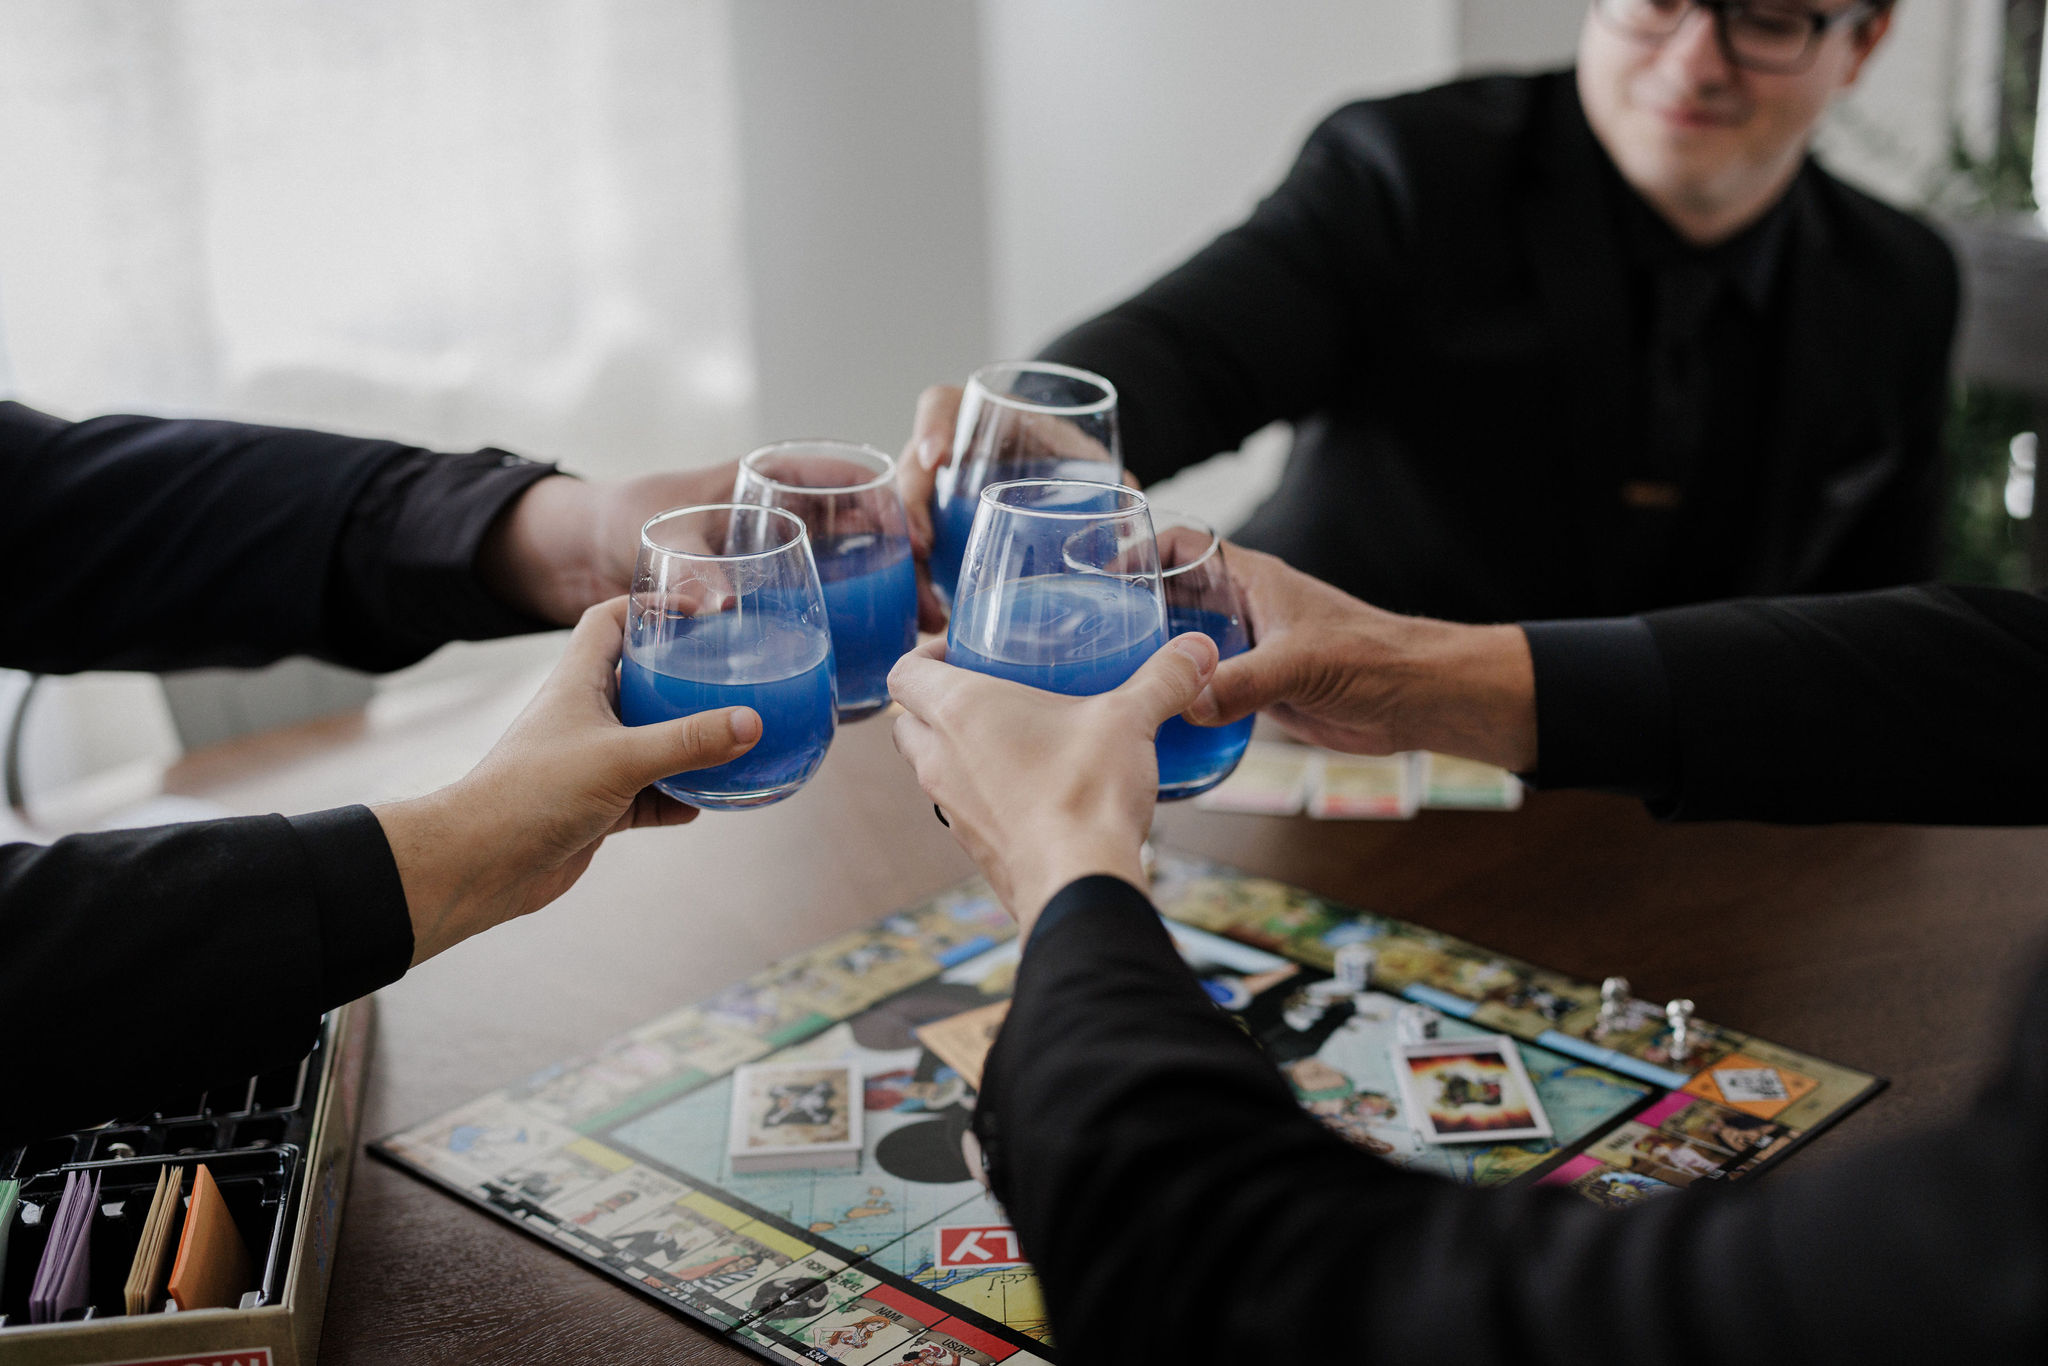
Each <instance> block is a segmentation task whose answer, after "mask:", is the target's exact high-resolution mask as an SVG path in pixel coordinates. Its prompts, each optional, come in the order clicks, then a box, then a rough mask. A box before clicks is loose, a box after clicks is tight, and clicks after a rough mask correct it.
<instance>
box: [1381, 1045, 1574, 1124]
mask: <svg viewBox="0 0 2048 1366" xmlns="http://www.w3.org/2000/svg"><path fill="white" fill-rule="evenodd" d="M1392 1053H1393V1059H1394V1078H1395V1080H1396V1081H1397V1082H1398V1083H1399V1084H1400V1087H1401V1095H1402V1097H1403V1099H1405V1100H1406V1101H1407V1109H1408V1118H1409V1121H1410V1123H1411V1125H1412V1126H1413V1127H1414V1129H1415V1131H1416V1132H1417V1133H1419V1134H1421V1135H1422V1137H1423V1138H1424V1139H1425V1140H1426V1141H1428V1142H1431V1143H1502V1142H1506V1141H1508V1140H1511V1139H1524V1138H1548V1137H1550V1120H1549V1119H1548V1117H1546V1116H1545V1115H1544V1113H1543V1102H1541V1101H1540V1100H1538V1099H1536V1088H1535V1086H1534V1085H1533V1084H1532V1083H1531V1082H1530V1081H1529V1073H1528V1071H1527V1069H1525V1068H1524V1067H1523V1066H1522V1055H1521V1052H1520V1050H1518V1049H1517V1048H1516V1047H1515V1043H1514V1040H1512V1039H1508V1038H1503V1037H1501V1036H1499V1035H1485V1036H1481V1037H1479V1038H1476V1039H1431V1040H1428V1041H1426V1042H1423V1043H1397V1044H1395V1045H1394V1046H1393V1049H1392Z"/></svg>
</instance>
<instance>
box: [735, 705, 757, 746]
mask: <svg viewBox="0 0 2048 1366" xmlns="http://www.w3.org/2000/svg"><path fill="white" fill-rule="evenodd" d="M727 724H728V725H730V726H731V727H732V738H733V740H734V742H735V743H737V744H742V745H744V744H747V743H749V742H751V741H753V740H756V739H759V738H760V735H761V717H760V715H759V714H758V713H757V712H755V711H754V709H753V708H752V707H734V708H733V709H732V715H731V717H730V718H729V719H728V720H727Z"/></svg>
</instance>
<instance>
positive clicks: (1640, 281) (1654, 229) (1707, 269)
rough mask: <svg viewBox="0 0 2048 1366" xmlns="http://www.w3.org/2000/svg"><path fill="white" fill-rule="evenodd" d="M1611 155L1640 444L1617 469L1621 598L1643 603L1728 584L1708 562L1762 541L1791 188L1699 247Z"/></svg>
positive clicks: (1632, 402)
mask: <svg viewBox="0 0 2048 1366" xmlns="http://www.w3.org/2000/svg"><path fill="white" fill-rule="evenodd" d="M1601 160H1602V163H1603V164H1604V165H1606V167H1607V175H1606V177H1605V179H1606V181H1607V183H1608V193H1609V200H1610V203H1611V206H1612V210H1613V215H1614V223H1615V236H1616V240H1617V241H1618V243H1619V244H1620V249H1621V252H1622V255H1623V257H1624V260H1625V289H1626V292H1627V295H1628V299H1629V304H1630V314H1631V320H1632V328H1633V335H1632V337H1631V339H1630V341H1631V345H1630V348H1629V351H1630V354H1631V356H1632V357H1634V360H1635V367H1636V375H1637V379H1638V382H1637V385H1636V388H1635V391H1634V392H1633V393H1632V394H1630V395H1627V396H1625V397H1624V398H1623V399H1622V402H1623V404H1624V405H1625V407H1626V408H1627V410H1628V421H1629V436H1630V441H1629V445H1628V446H1627V447H1626V448H1625V449H1624V452H1623V461H1622V467H1621V468H1620V469H1618V470H1617V471H1616V472H1615V475H1616V478H1615V485H1616V487H1615V496H1616V497H1617V498H1619V499H1620V501H1621V503H1622V505H1623V508H1624V509H1625V511H1624V514H1623V515H1624V527H1625V530H1624V534H1623V542H1622V545H1621V547H1620V556H1619V559H1620V563H1618V564H1617V565H1616V567H1615V572H1616V575H1617V578H1618V579H1619V580H1620V581H1621V582H1620V584H1619V588H1620V594H1621V597H1620V602H1621V605H1623V606H1624V607H1626V608H1629V609H1641V608H1644V607H1649V606H1653V605H1659V604H1662V603H1668V602H1684V601H1690V600H1696V599H1700V598H1705V597H1710V596H1713V595H1715V594H1716V593H1717V592H1719V591H1724V590H1725V585H1724V584H1723V583H1722V582H1721V579H1720V578H1719V577H1717V576H1716V575H1715V574H1714V573H1713V572H1712V570H1711V569H1710V568H1709V567H1710V566H1715V565H1720V564H1723V563H1726V562H1728V561H1729V560H1730V559H1734V560H1738V561H1739V560H1745V559H1747V558H1748V557H1749V556H1750V554H1751V553H1752V552H1753V550H1754V540H1755V537H1756V534H1757V530H1758V519H1757V509H1758V508H1760V507H1761V506H1763V505H1764V504H1765V503H1766V501H1767V498H1768V493H1769V491H1768V489H1767V488H1766V486H1765V460H1766V447H1767V442H1768V438H1769V433H1770V432H1771V431H1772V430H1773V428H1774V419H1775V416H1776V409H1777V405H1778V403H1779V402H1780V401H1781V396H1780V395H1779V393H1778V391H1777V384H1776V377H1777V374H1778V372H1779V370H1780V368H1781V366H1780V351H1781V349H1782V345H1783V343H1782V339H1783V337H1784V336H1785V334H1786V332H1787V326H1786V318H1785V306H1784V302H1783V301H1784V297H1785V290H1784V285H1783V276H1784V275H1785V272H1786V263H1785V255H1786V252H1785V238H1786V234H1787V231H1788V228H1789V219H1790V217H1791V211H1790V208H1789V203H1790V199H1791V195H1790V193H1789V192H1788V193H1787V194H1785V195H1783V196H1780V198H1779V199H1778V200H1777V202H1776V203H1774V204H1773V205H1772V206H1771V207H1770V208H1769V209H1768V210H1766V211H1765V213H1764V214H1763V216H1762V217H1761V218H1759V219H1757V221H1755V222H1754V223H1752V224H1750V225H1749V226H1748V227H1746V228H1744V229H1743V230H1742V231H1741V232H1739V233H1737V234H1736V235H1735V236H1734V237H1732V238H1730V239H1728V240H1727V241H1725V242H1720V243H1717V244H1715V245H1713V246H1711V247H1698V246H1694V245H1693V244H1691V243H1689V242H1687V241H1685V240H1684V239H1683V238H1682V237H1680V236H1679V235H1678V233H1676V232H1675V231H1673V230H1672V228H1671V226H1670V225H1669V224H1668V223H1666V222H1665V221H1664V219H1663V218H1662V217H1660V216H1659V215H1658V214H1657V212H1656V211H1655V210H1654V209H1652V208H1651V207H1650V206H1649V205H1648V204H1647V203H1645V202H1644V201H1643V199H1642V197H1641V196H1639V195H1638V194H1637V193H1636V192H1635V191H1634V190H1633V189H1632V188H1630V186H1629V185H1628V183H1627V182H1626V181H1624V180H1623V179H1622V177H1621V175H1620V173H1619V172H1618V171H1616V170H1614V168H1613V166H1612V164H1611V163H1609V162H1607V159H1606V158H1605V157H1604V156H1603V157H1602V158H1601ZM1709 462H1712V466H1713V467H1712V468H1709Z"/></svg>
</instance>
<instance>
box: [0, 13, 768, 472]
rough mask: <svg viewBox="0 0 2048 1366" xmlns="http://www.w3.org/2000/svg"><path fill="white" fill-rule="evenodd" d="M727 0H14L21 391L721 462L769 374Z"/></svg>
mask: <svg viewBox="0 0 2048 1366" xmlns="http://www.w3.org/2000/svg"><path fill="white" fill-rule="evenodd" d="M729 19H730V15H729V13H728V9H727V0H349V2H348V3H316V2H314V0H261V2H260V3H259V2H256V0H173V2H170V3H166V2H165V0H10V3H8V4H7V5H5V6H0V187H4V192H0V309H4V313H0V321H4V326H5V332H6V347H5V352H6V354H7V355H8V356H9V357H10V359H11V362H12V368H13V372H14V384H15V389H16V392H17V395H18V396H19V397H21V398H22V399H24V400H25V401H27V402H30V403H34V404H40V405H43V406H46V407H48V408H50V409H53V410H55V411H58V412H60V413H63V414H65V415H67V416H80V415H84V414H88V413H94V412H105V411H136V410H140V411H150V412H179V413H208V414H220V415H231V416H237V417H248V418H256V419H265V420H273V421H284V422H293V423H301V424H306V425H324V426H329V427H333V428H337V429H340V430H347V431H369V432H376V433H380V434H389V435H393V436H398V437H403V438H405V439H408V440H414V441H418V442H421V443H424V444H438V445H443V446H452V447H464V446H472V445H477V444H483V443H495V444H499V445H505V446H510V447H513V448H515V449H518V450H520V451H522V452H523V453H528V454H532V455H536V456H541V457H545V458H561V459H564V460H566V461H568V462H570V463H571V464H573V465H574V466H575V467H577V468H579V469H582V470H585V471H587V472H590V473H593V474H600V475H603V474H615V473H627V472H635V471H638V470H642V469H647V468H652V467H655V466H658V465H662V464H696V463H704V462H708V461H711V460H714V459H725V458H730V457H731V456H732V455H733V454H734V453H735V449H736V448H743V447H742V445H741V443H742V442H743V441H744V440H745V438H746V436H747V435H748V434H749V429H750V427H751V419H750V414H749V405H750V401H751V394H752V382H751V375H750V369H749V350H748V346H747V339H746V335H745V333H746V317H747V314H746V297H745V292H744V291H745V285H744V278H745V277H744V270H743V265H744V263H743V261H742V260H741V253H740V231H739V221H740V204H739V189H738V178H737V170H736V166H737V153H736V141H737V139H736V131H735V128H736V115H735V110H734V92H733V90H732V88H731V76H730V72H731V60H730V50H729V49H730V41H729V35H728V26H729Z"/></svg>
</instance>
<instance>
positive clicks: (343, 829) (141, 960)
mask: <svg viewBox="0 0 2048 1366" xmlns="http://www.w3.org/2000/svg"><path fill="white" fill-rule="evenodd" d="M411 953H412V943H411V931H410V925H409V921H408V920H407V916H406V911H405V904H404V899H403V894H402V892H401V890H400V888H399V885H398V880H397V875H396V871H395V869H394V868H393V867H392V863H391V855H390V852H389V850H388V849H387V848H386V847H385V845H384V842H383V838H382V835H381V833H380V832H379V831H378V829H377V825H376V822H375V820H374V819H373V818H372V817H371V816H370V813H369V812H368V811H366V810H364V809H363V808H361V807H352V808H345V809H342V810H338V811H331V812H323V813H320V814H318V815H313V816H300V817H294V818H292V819H289V820H287V819H286V818H284V817H281V816H260V817H247V818H238V819H232V820H220V821H205V822H199V823H195V824H190V825H178V826H166V827H159V828H156V829H150V830H132V831H117V832H112V833H107V834H95V835H78V836H72V837H69V838H66V839H62V840H59V841H57V842H56V843H55V844H52V845H49V846H47V847H45V846H38V845H26V844H17V845H9V846H6V847H5V848H0V1037H4V1038H6V1039H9V1040H12V1041H13V1043H12V1045H11V1046H10V1047H9V1048H8V1049H7V1051H6V1055H5V1059H4V1061H0V1074H4V1076H5V1081H4V1083H0V1094H4V1096H5V1097H6V1103H5V1104H4V1105H0V1147H4V1146H5V1145H6V1144H7V1143H8V1142H10V1141H21V1140H25V1139H28V1138H33V1137H37V1136H40V1135H41V1134H43V1133H48V1132H52V1131H55V1130H57V1129H61V1128H66V1127H75V1126H80V1125H85V1124H91V1123H97V1122H99V1121H102V1120H105V1119H108V1118H110V1117H112V1116H114V1115H116V1114H129V1113H135V1112H137V1111H140V1110H147V1109H148V1108H150V1107H151V1106H152V1105H154V1104H156V1103H158V1102H162V1101H167V1100H170V1099H173V1098H176V1097H178V1096H179V1095H180V1094H181V1093H191V1092H196V1091H198V1090H201V1089H203V1088H204V1087H206V1086H208V1085H210V1084H212V1083H215V1082H218V1081H221V1080H223V1079H226V1078H230V1077H234V1076H238V1075H240V1076H248V1075H253V1074H255V1073H258V1072H262V1071H267V1070H269V1069H271V1068H274V1067H279V1066H285V1065H288V1064H290V1063H291V1062H293V1061H295V1060H296V1059H297V1058H298V1057H299V1056H300V1055H302V1054H303V1053H304V1052H305V1051H306V1049H307V1048H308V1047H310V1046H311V1043H312V1039H313V1034H314V1031H315V1029H316V1028H317V1026H318V1023H319V1019H320V1016H321V1014H322V1013H323V1012H324V1011H326V1010H329V1009H331V1008H333V1007H335V1006H337V1005H340V1004H342V1003H344V1002H346V1001H349V1000H352V999H354V998H355V997H357V996H360V995H363V994H365V993H366V992H369V991H372V990H374V989H375V988H377V987H379V986H382V985H384V984H385V983H386V982H389V981H391V980H393V979H395V978H396V977H398V976H399V975H400V974H401V973H403V972H404V971H405V967H406V964H407V962H408V961H409V960H410V958H411Z"/></svg>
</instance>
